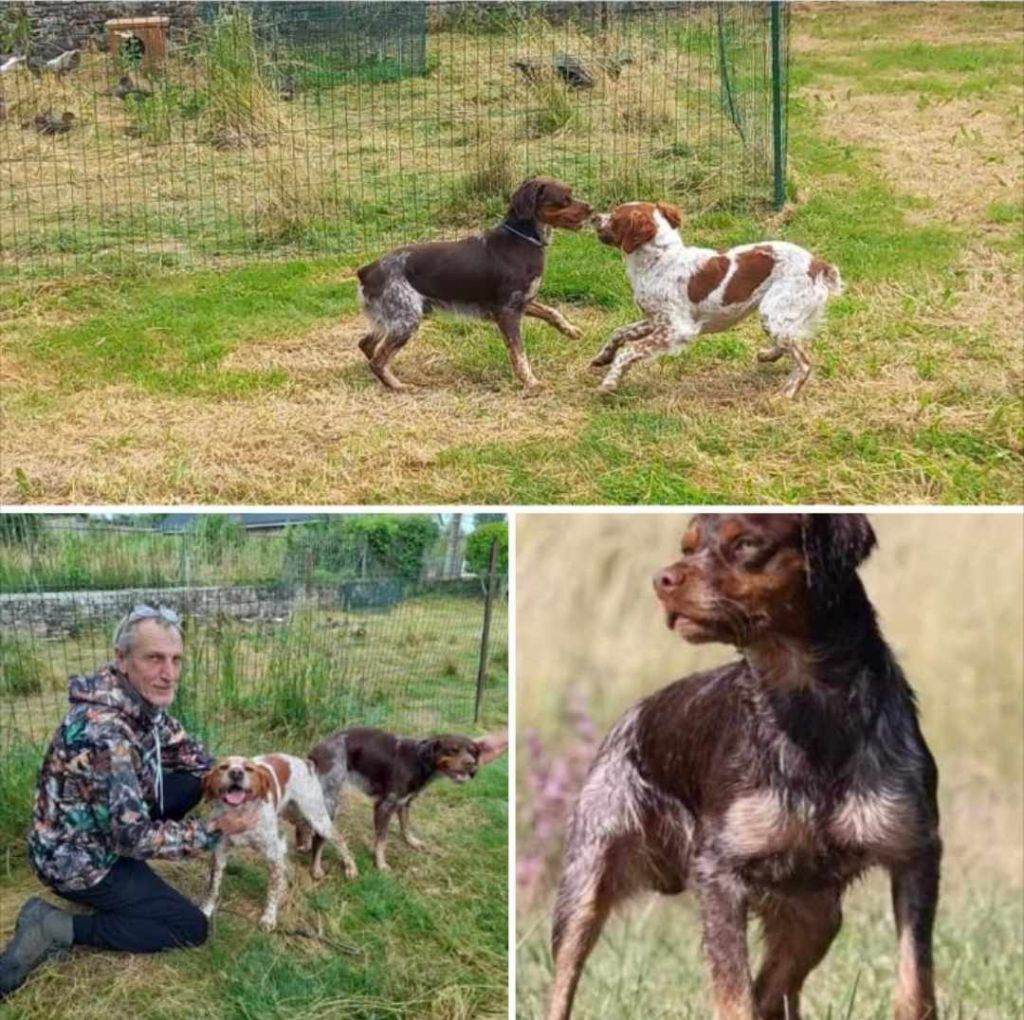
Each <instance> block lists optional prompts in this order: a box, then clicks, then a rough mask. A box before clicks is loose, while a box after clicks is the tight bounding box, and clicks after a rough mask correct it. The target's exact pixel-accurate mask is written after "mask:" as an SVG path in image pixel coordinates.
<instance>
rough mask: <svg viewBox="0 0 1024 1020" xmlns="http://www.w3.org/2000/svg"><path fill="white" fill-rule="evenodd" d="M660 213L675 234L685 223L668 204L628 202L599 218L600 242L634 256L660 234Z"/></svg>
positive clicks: (596, 223) (596, 220) (597, 220)
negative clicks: (680, 225)
mask: <svg viewBox="0 0 1024 1020" xmlns="http://www.w3.org/2000/svg"><path fill="white" fill-rule="evenodd" d="M656 213H660V214H661V216H662V217H664V219H665V221H666V222H667V223H668V225H669V226H670V227H672V229H673V230H674V229H676V228H677V227H678V226H679V224H680V223H682V213H680V211H679V210H678V209H677V208H676V207H675V206H674V205H670V204H669V203H668V202H657V203H654V202H625V203H624V204H623V205H617V206H616V207H615V208H614V209H613V210H612V211H611V212H610V213H608V214H606V215H599V216H596V217H595V219H594V226H595V229H596V230H597V236H598V239H599V240H600V241H601V243H602V244H607V245H610V246H611V247H612V248H621V249H622V250H623V252H625V254H627V255H630V254H632V253H633V252H635V251H636V250H637V248H639V247H641V246H642V245H645V244H647V242H648V241H651V240H653V239H654V237H655V235H656V234H657V233H658V220H657V217H656V215H655V214H656Z"/></svg>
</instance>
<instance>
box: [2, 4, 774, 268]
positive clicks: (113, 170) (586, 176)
mask: <svg viewBox="0 0 1024 1020" xmlns="http://www.w3.org/2000/svg"><path fill="white" fill-rule="evenodd" d="M113 8H128V9H130V10H131V11H132V12H134V15H135V16H142V17H145V16H146V15H147V13H148V12H151V11H159V12H160V15H159V16H161V17H163V19H164V21H166V24H162V23H161V24H156V25H154V24H149V23H147V24H143V23H141V22H139V23H138V24H135V25H132V24H129V23H128V22H130V20H131V19H125V18H122V19H120V21H119V22H116V23H115V24H120V25H121V26H122V27H119V28H117V27H115V28H110V27H109V25H108V22H107V18H109V16H110V15H111V13H112V9H113ZM71 10H74V11H75V14H76V17H75V19H74V20H75V24H76V25H79V26H81V25H82V24H83V23H87V25H86V27H84V28H83V27H79V28H78V29H76V30H72V28H71V27H70V26H69V27H68V30H67V32H66V33H65V34H63V35H61V33H60V29H59V26H60V24H61V18H62V17H64V18H67V16H68V12H69V11H71ZM90 11H91V12H92V20H91V21H90V20H89V18H87V17H86V15H87V14H88V13H89V12H90ZM113 13H116V12H113ZM774 14H775V28H776V31H775V33H774V38H773V17H772V15H773V5H772V4H770V3H754V2H752V3H486V4H484V3H429V4H428V3H414V2H408V3H405V2H403V3H398V2H378V3H354V2H353V3H264V4H259V3H256V4H227V3H200V4H195V3H183V4H175V5H170V4H157V5H146V4H121V5H117V4H109V3H108V4H100V3H80V4H74V5H70V4H64V5H56V4H45V3H31V4H28V3H25V4H9V5H7V6H6V7H5V8H4V9H3V11H2V12H0V17H2V18H3V22H2V24H3V26H4V27H3V32H4V36H3V39H0V48H2V49H3V50H4V51H5V57H4V61H5V62H4V64H3V67H4V69H5V73H4V74H3V76H2V78H0V91H2V96H3V99H2V104H0V110H2V114H0V118H2V119H0V169H2V175H3V196H2V199H0V252H2V258H3V261H4V263H5V264H6V265H7V266H8V267H9V268H11V267H17V269H18V270H19V271H24V272H31V271H35V272H40V273H50V272H55V271H57V272H60V271H67V270H70V269H75V270H78V269H83V268H87V267H88V268H103V269H112V270H116V269H117V268H123V267H125V266H126V265H129V264H130V265H132V266H140V265H143V266H144V265H147V264H156V265H165V266H190V265H210V264H218V263H223V262H230V261H233V260H237V259H242V258H248V257H253V256H255V255H267V256H279V257H283V256H288V255H297V254H307V253H344V254H346V255H359V254H370V253H375V252H378V251H379V250H380V249H381V248H382V247H384V246H386V245H388V244H393V243H398V242H405V241H410V240H415V239H417V238H429V237H438V236H454V235H458V234H461V233H464V232H465V231H466V230H467V229H469V228H474V227H476V226H478V225H479V224H480V223H481V221H482V220H486V219H487V218H488V217H493V216H495V215H497V214H499V213H500V212H501V211H502V210H503V203H504V199H505V197H507V195H508V194H509V193H510V191H511V190H512V189H513V188H514V186H515V185H516V183H517V182H518V181H519V180H520V179H522V178H523V177H525V176H527V175H530V174H535V173H543V174H550V175H553V176H558V177H561V178H563V179H565V180H567V181H568V182H570V183H571V184H573V185H574V186H575V187H576V188H577V189H578V191H579V193H580V194H581V195H582V196H583V197H585V198H586V199H587V200H588V201H590V202H592V203H593V204H595V205H596V206H598V207H607V206H608V205H609V204H610V203H613V202H616V201H622V200H628V199H633V198H648V199H670V200H673V201H676V202H677V203H679V204H681V205H682V206H683V207H684V208H686V209H687V210H689V211H691V212H693V211H700V210H709V209H715V208H738V207H747V208H749V207H751V206H756V205H768V204H769V203H770V202H771V201H772V199H773V180H774V182H775V183H776V184H777V182H778V180H779V176H778V170H779V167H780V166H781V165H782V162H783V160H784V152H783V151H781V150H782V147H783V146H784V144H785V134H784V112H785V111H784V108H783V109H782V110H779V109H778V106H779V104H780V103H782V104H783V106H784V96H785V76H786V64H787V60H788V9H787V8H786V6H785V5H782V6H781V7H779V6H778V5H775V6H774ZM44 15H45V17H44ZM44 22H45V25H46V26H48V27H47V28H46V31H45V32H44V31H43V27H42V25H43V23H44ZM54 22H56V24H57V26H58V28H56V29H55V28H54V27H53V23H54ZM147 43H148V48H147ZM773 74H774V80H773ZM773 96H774V97H775V99H776V109H775V111H774V112H775V114H776V116H775V122H774V124H773V107H772V101H773ZM780 116H781V117H782V121H781V128H780ZM773 129H774V130H773ZM773 172H774V178H773ZM776 197H777V195H776Z"/></svg>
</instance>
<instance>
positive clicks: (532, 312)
mask: <svg viewBox="0 0 1024 1020" xmlns="http://www.w3.org/2000/svg"><path fill="white" fill-rule="evenodd" d="M523 315H529V316H532V317H533V318H534V319H543V320H544V321H545V322H546V323H548V325H551V326H554V327H555V329H557V330H558V332H559V333H563V334H564V335H565V336H567V337H571V338H572V339H573V340H579V338H580V337H581V336H583V330H582V329H580V328H579V327H577V326H574V325H572V323H570V322H569V321H568V319H566V318H565V316H564V315H562V313H561V312H559V311H558V310H557V309H555V308H549V307H548V306H547V305H542V304H541V303H540V302H539V301H531V302H530V303H529V304H528V305H527V306H526V307H525V308H524V309H523Z"/></svg>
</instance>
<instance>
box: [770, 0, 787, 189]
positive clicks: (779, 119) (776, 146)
mask: <svg viewBox="0 0 1024 1020" xmlns="http://www.w3.org/2000/svg"><path fill="white" fill-rule="evenodd" d="M771 12H772V155H773V159H774V181H775V194H774V205H775V208H776V209H781V208H782V207H783V205H784V204H785V202H786V148H785V138H784V134H783V114H784V110H783V106H782V74H783V70H782V3H781V0H771Z"/></svg>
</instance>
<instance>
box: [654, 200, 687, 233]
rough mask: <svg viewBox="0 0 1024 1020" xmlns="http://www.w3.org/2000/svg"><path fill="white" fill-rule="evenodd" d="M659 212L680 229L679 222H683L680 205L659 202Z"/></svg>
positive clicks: (671, 224) (672, 225)
mask: <svg viewBox="0 0 1024 1020" xmlns="http://www.w3.org/2000/svg"><path fill="white" fill-rule="evenodd" d="M658 212H660V213H661V215H662V216H664V217H665V219H667V220H668V222H669V226H671V227H674V228H676V229H678V228H679V224H680V223H682V222H683V214H682V213H681V212H680V211H679V207H678V206H675V205H672V203H671V202H659V203H658Z"/></svg>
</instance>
